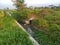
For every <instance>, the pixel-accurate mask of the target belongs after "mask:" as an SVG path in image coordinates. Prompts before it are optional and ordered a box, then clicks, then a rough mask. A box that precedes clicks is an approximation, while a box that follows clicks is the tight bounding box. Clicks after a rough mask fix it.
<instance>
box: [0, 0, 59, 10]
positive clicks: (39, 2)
mask: <svg viewBox="0 0 60 45" xmlns="http://www.w3.org/2000/svg"><path fill="white" fill-rule="evenodd" d="M25 4H27V6H48V5H58V4H60V0H25ZM7 7H9V8H11V9H14V8H16V7H15V6H13V2H12V1H11V0H0V9H3V8H7Z"/></svg>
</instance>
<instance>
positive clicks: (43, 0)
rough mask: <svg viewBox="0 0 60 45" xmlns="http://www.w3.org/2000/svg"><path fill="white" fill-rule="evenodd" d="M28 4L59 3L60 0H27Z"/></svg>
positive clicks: (45, 4) (44, 4) (46, 4)
mask: <svg viewBox="0 0 60 45" xmlns="http://www.w3.org/2000/svg"><path fill="white" fill-rule="evenodd" d="M25 3H26V4H27V6H48V5H58V4H60V0H28V1H27V0H25Z"/></svg>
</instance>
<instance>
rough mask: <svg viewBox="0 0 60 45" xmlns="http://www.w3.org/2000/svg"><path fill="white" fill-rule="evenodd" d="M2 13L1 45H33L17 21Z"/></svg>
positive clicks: (0, 18) (0, 23)
mask: <svg viewBox="0 0 60 45" xmlns="http://www.w3.org/2000/svg"><path fill="white" fill-rule="evenodd" d="M5 14H6V13H4V11H2V10H1V11H0V45H32V42H31V40H30V39H29V36H28V34H27V33H26V32H24V31H23V30H22V29H21V28H19V26H18V25H17V24H16V22H15V21H16V20H14V19H13V18H12V17H9V16H8V14H6V15H5Z"/></svg>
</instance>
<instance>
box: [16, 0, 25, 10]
mask: <svg viewBox="0 0 60 45" xmlns="http://www.w3.org/2000/svg"><path fill="white" fill-rule="evenodd" d="M16 7H17V9H18V10H22V9H23V8H24V0H17V1H16Z"/></svg>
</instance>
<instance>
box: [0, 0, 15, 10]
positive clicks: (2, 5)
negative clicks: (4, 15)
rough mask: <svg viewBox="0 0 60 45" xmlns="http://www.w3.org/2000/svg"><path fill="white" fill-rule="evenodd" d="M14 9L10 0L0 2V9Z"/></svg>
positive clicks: (0, 0)
mask: <svg viewBox="0 0 60 45" xmlns="http://www.w3.org/2000/svg"><path fill="white" fill-rule="evenodd" d="M6 8H9V9H16V7H15V6H13V2H12V1H11V0H0V9H6Z"/></svg>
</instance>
